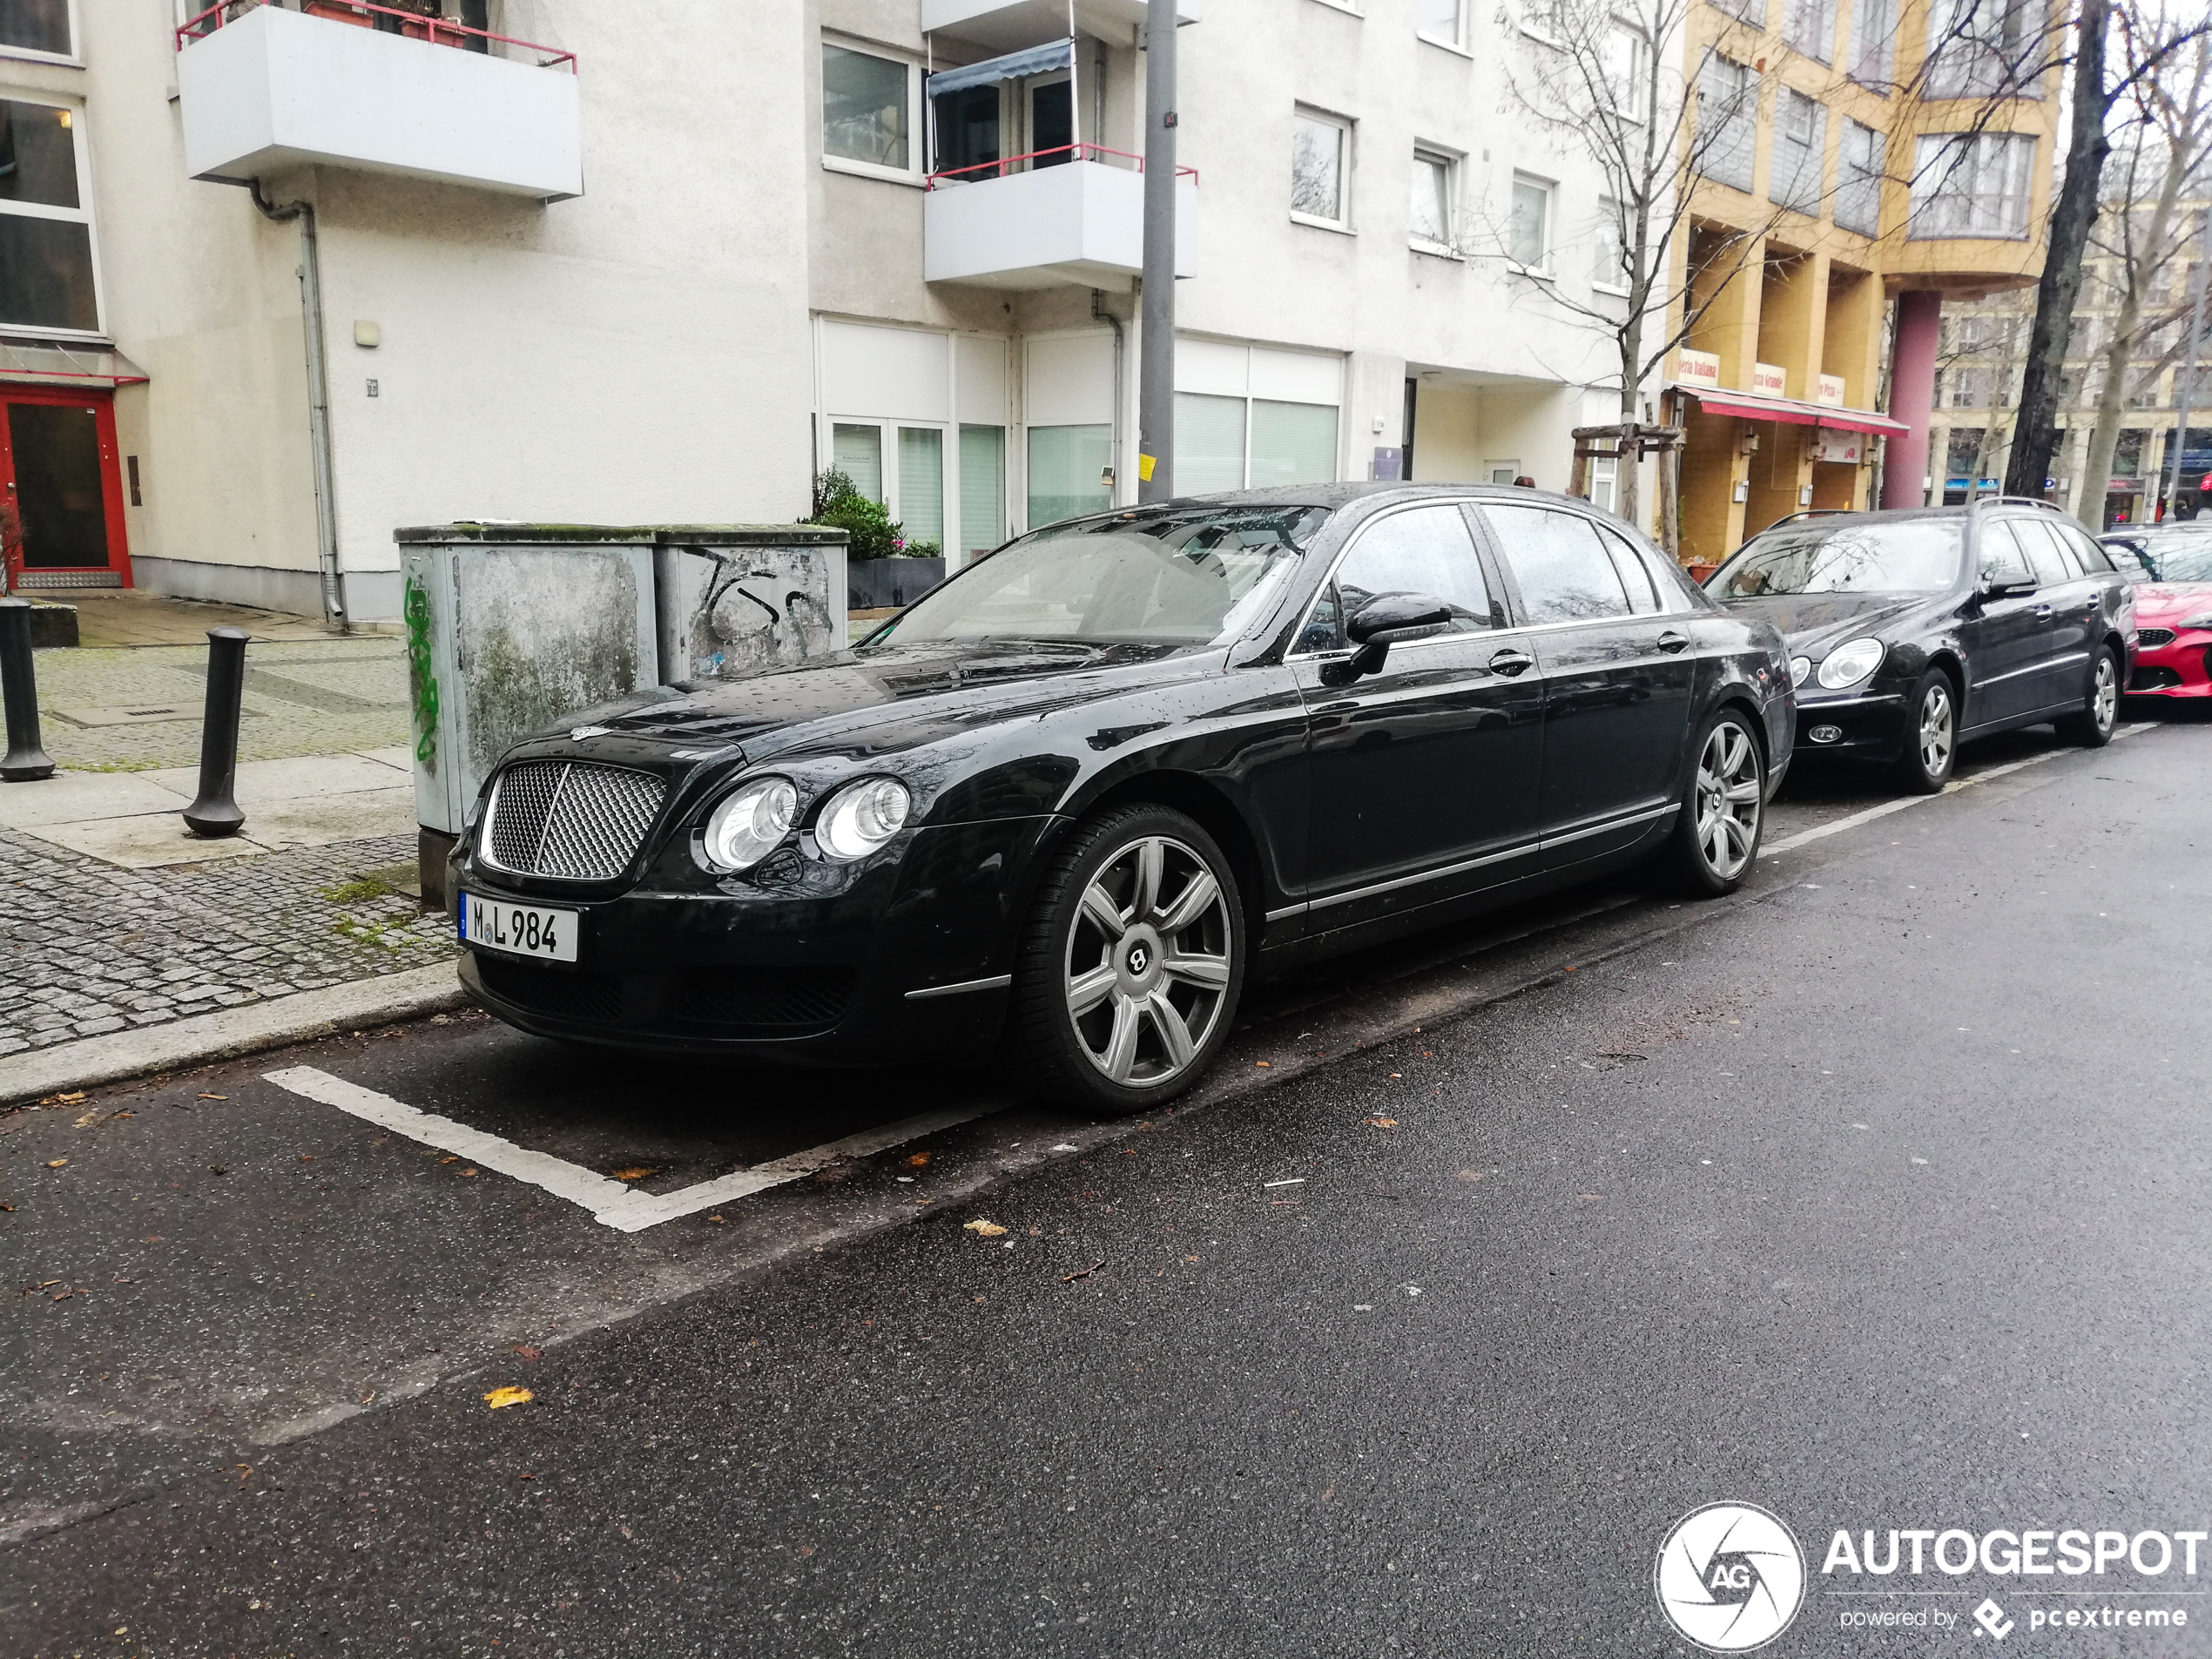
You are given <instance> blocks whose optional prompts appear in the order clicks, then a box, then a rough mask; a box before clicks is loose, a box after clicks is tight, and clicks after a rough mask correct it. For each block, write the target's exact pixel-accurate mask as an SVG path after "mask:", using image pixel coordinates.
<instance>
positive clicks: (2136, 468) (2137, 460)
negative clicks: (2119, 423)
mask: <svg viewBox="0 0 2212 1659" xmlns="http://www.w3.org/2000/svg"><path fill="white" fill-rule="evenodd" d="M2148 448H2150V433H2149V431H2148V429H2147V428H2142V427H2133V426H2131V427H2123V428H2121V433H2120V441H2119V442H2116V443H2114V445H2113V446H2112V469H2113V471H2114V474H2115V475H2118V476H2120V477H2122V478H2133V477H2134V476H2136V475H2138V474H2140V473H2141V471H2142V469H2143V452H2144V451H2145V450H2147V449H2148Z"/></svg>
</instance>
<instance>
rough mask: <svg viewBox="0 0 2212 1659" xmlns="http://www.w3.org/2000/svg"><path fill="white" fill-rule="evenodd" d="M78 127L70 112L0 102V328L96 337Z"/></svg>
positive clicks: (95, 285)
mask: <svg viewBox="0 0 2212 1659" xmlns="http://www.w3.org/2000/svg"><path fill="white" fill-rule="evenodd" d="M82 125H83V124H82V123H81V122H79V121H78V119H77V117H76V113H75V111H71V110H64V109H59V108H57V107H56V106H54V105H49V104H30V103H25V102H23V101H22V100H20V99H14V98H9V99H0V158H4V164H3V165H0V325H5V326H8V327H23V328H36V329H42V330H46V329H51V330H52V331H54V332H55V333H57V334H98V333H99V332H100V302H99V280H98V272H97V270H96V268H95V266H94V264H93V255H92V213H91V206H90V203H89V201H88V196H89V194H90V192H87V191H85V190H84V188H83V187H82V185H81V180H82V179H83V177H84V172H83V169H84V155H83V152H81V151H80V149H79V148H78V140H79V138H80V137H81V136H82Z"/></svg>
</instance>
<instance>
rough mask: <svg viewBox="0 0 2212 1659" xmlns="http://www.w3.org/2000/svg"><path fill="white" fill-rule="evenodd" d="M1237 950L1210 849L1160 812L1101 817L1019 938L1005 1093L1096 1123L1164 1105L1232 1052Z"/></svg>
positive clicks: (1235, 905) (1075, 840)
mask: <svg viewBox="0 0 2212 1659" xmlns="http://www.w3.org/2000/svg"><path fill="white" fill-rule="evenodd" d="M1148 848H1157V864H1154V865H1153V866H1152V873H1151V875H1150V893H1149V894H1146V893H1145V892H1144V891H1143V884H1144V883H1145V881H1146V880H1147V878H1146V875H1145V870H1146V867H1147V863H1148V860H1150V858H1151V857H1152V856H1153V855H1152V854H1151V853H1148V851H1147V849H1148ZM1087 900H1088V902H1087ZM1109 909H1110V910H1111V912H1112V919H1111V920H1110V921H1109V920H1108V918H1107V915H1106V912H1107V911H1108V910H1109ZM1186 912H1187V913H1189V914H1188V919H1187V920H1186V919H1185V917H1184V913H1186ZM1177 923H1180V925H1176V924H1177ZM1116 927H1118V928H1119V929H1120V931H1119V932H1118V934H1117V933H1116V932H1115V931H1114V929H1115V928H1116ZM1245 949H1246V945H1245V937H1244V907H1243V905H1242V903H1241V901H1240V900H1239V897H1238V891H1237V882H1236V877H1235V873H1234V872H1233V871H1232V870H1231V867H1230V863H1229V860H1228V859H1227V858H1226V857H1224V855H1223V853H1222V851H1221V848H1220V847H1219V846H1217V845H1216V843H1215V841H1214V839H1213V837H1212V836H1211V835H1209V834H1207V833H1206V832H1205V831H1204V829H1203V828H1201V827H1200V826H1198V825H1197V823H1196V822H1194V821H1193V820H1192V819H1189V818H1187V817H1185V816H1184V814H1183V813H1178V812H1174V811H1171V810H1170V809H1169V808H1167V807H1164V806H1149V805H1136V806H1121V807H1115V808H1111V809H1109V810H1108V811H1106V812H1104V813H1100V814H1099V815H1098V816H1097V817H1096V818H1093V819H1090V820H1089V821H1088V822H1086V823H1084V824H1082V825H1081V826H1078V827H1077V828H1076V831H1075V832H1074V833H1073V834H1072V835H1071V836H1070V837H1069V840H1068V844H1067V845H1066V846H1064V847H1062V849H1061V851H1060V854H1059V856H1058V857H1057V858H1055V860H1053V863H1052V867H1051V868H1050V869H1049V871H1048V872H1047V873H1046V874H1045V877H1044V880H1043V881H1042V884H1041V885H1040V886H1039V887H1038V891H1037V896H1036V900H1035V906H1034V907H1033V908H1032V909H1031V912H1030V915H1029V921H1028V925H1027V926H1026V927H1024V928H1023V930H1022V941H1021V944H1020V946H1019V948H1018V950H1017V954H1016V958H1015V969H1014V988H1013V991H1014V995H1013V1007H1012V1013H1013V1019H1012V1025H1011V1029H1010V1031H1009V1033H1008V1038H1009V1041H1008V1045H1007V1052H1006V1061H1007V1068H1006V1069H1007V1070H1008V1073H1009V1074H1010V1076H1011V1079H1012V1081H1014V1082H1015V1083H1016V1084H1018V1085H1020V1086H1022V1087H1024V1088H1026V1089H1028V1090H1030V1091H1031V1092H1034V1093H1035V1094H1037V1095H1039V1096H1044V1097H1046V1098H1049V1099H1052V1100H1055V1101H1057V1102H1061V1103H1065V1104H1067V1105H1069V1106H1076V1107H1080V1108H1081V1109H1084V1110H1086V1111H1089V1112H1090V1113H1093V1114H1094V1115H1096V1116H1125V1115H1127V1114H1129V1113H1131V1112H1143V1111H1150V1110H1151V1109H1154V1108H1155V1107H1157V1106H1161V1105H1164V1104H1165V1103H1167V1102H1169V1101H1170V1100H1173V1099H1174V1098H1176V1096H1178V1095H1181V1094H1183V1093H1184V1091H1185V1090H1187V1089H1190V1086H1191V1085H1192V1084H1194V1083H1196V1082H1197V1081H1198V1079H1199V1078H1200V1077H1201V1076H1204V1073H1205V1070H1206V1068H1207V1067H1208V1066H1209V1065H1211V1063H1212V1062H1213V1058H1214V1055H1217V1053H1219V1052H1220V1049H1221V1045H1222V1044H1223V1043H1224V1042H1226V1041H1227V1040H1228V1036H1229V1028H1230V1024H1231V1021H1233V1020H1234V1019H1235V1017H1236V1014H1237V999H1238V994H1239V993H1240V992H1241V990H1242V989H1243V987H1244V957H1245ZM1178 963H1180V964H1182V965H1183V966H1182V967H1181V968H1178V967H1177V964H1178ZM1094 993H1095V995H1094ZM1086 999H1089V1001H1088V1006H1084V1004H1085V1001H1086ZM1177 1022H1180V1035H1179V1036H1178V1035H1177Z"/></svg>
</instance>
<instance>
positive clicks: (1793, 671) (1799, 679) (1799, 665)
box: [1790, 657, 1812, 687]
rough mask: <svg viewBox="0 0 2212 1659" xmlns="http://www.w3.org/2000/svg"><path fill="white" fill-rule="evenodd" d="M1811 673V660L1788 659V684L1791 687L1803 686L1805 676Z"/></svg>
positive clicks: (1802, 658) (1801, 658) (1800, 658)
mask: <svg viewBox="0 0 2212 1659" xmlns="http://www.w3.org/2000/svg"><path fill="white" fill-rule="evenodd" d="M1811 672H1812V658H1810V657H1792V658H1791V659H1790V684H1791V686H1792V687H1796V686H1799V685H1804V683H1805V676H1806V675H1808V674H1810V673H1811Z"/></svg>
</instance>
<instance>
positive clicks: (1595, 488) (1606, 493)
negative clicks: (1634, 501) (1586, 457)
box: [1590, 455, 1621, 513]
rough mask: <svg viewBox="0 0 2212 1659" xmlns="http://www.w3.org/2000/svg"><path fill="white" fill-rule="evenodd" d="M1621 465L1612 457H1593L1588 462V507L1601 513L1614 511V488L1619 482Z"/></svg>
mask: <svg viewBox="0 0 2212 1659" xmlns="http://www.w3.org/2000/svg"><path fill="white" fill-rule="evenodd" d="M1620 478H1621V463H1620V462H1619V460H1618V459H1616V458H1615V457H1614V456H1612V455H1595V456H1593V457H1592V458H1591V461H1590V505H1591V506H1593V507H1595V508H1596V509H1599V510H1600V511H1601V512H1607V513H1609V512H1611V511H1613V510H1614V508H1613V502H1614V498H1615V488H1616V486H1617V485H1618V484H1619V482H1620Z"/></svg>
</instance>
